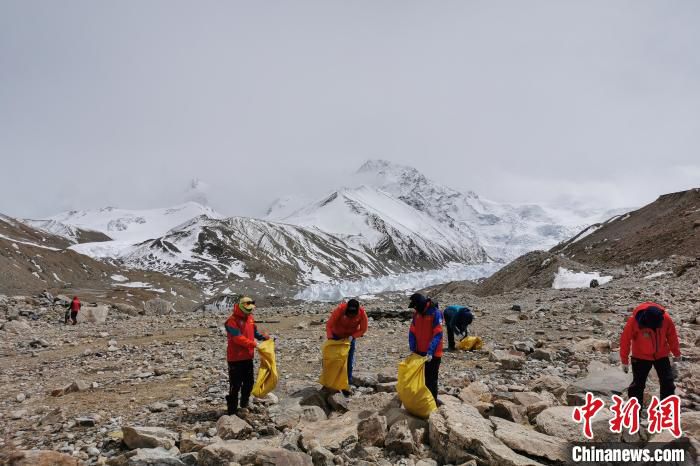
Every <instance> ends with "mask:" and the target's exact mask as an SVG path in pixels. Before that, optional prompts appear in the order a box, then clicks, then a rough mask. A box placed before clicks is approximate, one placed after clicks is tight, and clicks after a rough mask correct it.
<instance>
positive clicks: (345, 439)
mask: <svg viewBox="0 0 700 466" xmlns="http://www.w3.org/2000/svg"><path fill="white" fill-rule="evenodd" d="M358 421H359V417H358V413H357V412H353V411H349V412H347V413H345V414H343V415H341V416H338V417H332V418H330V419H327V420H325V421H318V422H301V423H300V424H299V430H300V431H301V444H302V447H303V448H304V450H305V451H309V450H311V449H312V448H313V447H315V446H319V445H320V446H322V447H323V448H326V449H328V450H331V451H336V450H338V449H340V448H341V446H343V445H347V444H348V443H352V442H356V441H357V423H358Z"/></svg>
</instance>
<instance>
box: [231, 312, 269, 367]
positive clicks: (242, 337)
mask: <svg viewBox="0 0 700 466" xmlns="http://www.w3.org/2000/svg"><path fill="white" fill-rule="evenodd" d="M225 327H226V335H227V337H228V346H227V348H226V360H227V361H246V360H248V359H253V357H254V356H255V347H256V346H258V343H257V342H256V341H255V340H256V339H258V340H267V338H269V337H267V336H265V335H262V334H260V333H258V329H257V327H256V326H255V319H254V318H253V315H252V314H244V313H243V311H241V309H240V308H239V307H238V304H236V305H234V306H233V313H231V315H230V316H229V318H228V320H226V324H225Z"/></svg>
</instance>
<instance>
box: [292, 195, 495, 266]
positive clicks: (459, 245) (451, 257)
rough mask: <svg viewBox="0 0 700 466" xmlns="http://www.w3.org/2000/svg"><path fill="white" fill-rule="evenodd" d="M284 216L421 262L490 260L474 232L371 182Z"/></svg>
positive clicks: (387, 255)
mask: <svg viewBox="0 0 700 466" xmlns="http://www.w3.org/2000/svg"><path fill="white" fill-rule="evenodd" d="M279 220H280V221H282V222H285V223H291V224H293V225H299V226H304V227H307V228H313V229H316V230H319V231H322V232H326V233H331V234H333V235H336V236H338V237H339V238H341V239H342V240H343V241H345V242H347V243H348V244H352V245H353V246H355V247H357V248H365V249H367V250H370V251H373V252H374V253H375V254H376V255H378V256H382V257H385V258H387V259H388V260H394V261H399V262H405V263H409V262H413V263H414V264H415V265H416V266H422V267H425V266H432V267H441V266H443V265H445V264H446V263H448V262H466V263H479V262H484V261H485V260H486V253H485V252H484V250H483V249H482V248H481V246H479V244H478V242H477V240H476V238H475V237H474V235H470V234H468V233H469V232H467V234H462V233H461V232H459V231H458V230H456V229H453V228H450V227H449V226H447V225H445V224H443V223H441V222H440V221H439V220H437V219H435V218H433V217H431V216H430V215H428V214H426V213H424V212H422V211H420V210H418V209H416V208H414V207H413V206H411V205H409V204H407V203H406V202H403V201H401V200H399V199H397V198H395V197H393V196H391V195H390V194H388V193H386V192H384V191H382V190H380V189H377V188H373V187H370V186H360V187H358V188H352V189H350V188H345V189H340V190H338V191H335V192H333V193H332V194H330V195H329V196H326V197H325V198H323V199H321V200H319V201H317V202H314V203H312V204H310V205H308V206H307V207H305V208H302V209H300V210H297V211H296V212H294V213H292V214H290V215H287V216H285V217H284V218H281V219H279Z"/></svg>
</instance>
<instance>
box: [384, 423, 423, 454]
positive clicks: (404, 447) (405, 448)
mask: <svg viewBox="0 0 700 466" xmlns="http://www.w3.org/2000/svg"><path fill="white" fill-rule="evenodd" d="M384 446H385V448H386V449H387V450H389V451H393V452H395V453H398V454H399V455H402V456H408V455H411V454H413V453H415V452H416V451H417V450H418V448H417V447H416V443H415V440H414V437H413V434H412V433H411V429H410V428H409V426H408V421H407V420H405V419H404V420H401V421H398V422H396V423H395V424H393V425H392V426H391V427H390V428H389V433H388V434H387V436H386V440H385V441H384Z"/></svg>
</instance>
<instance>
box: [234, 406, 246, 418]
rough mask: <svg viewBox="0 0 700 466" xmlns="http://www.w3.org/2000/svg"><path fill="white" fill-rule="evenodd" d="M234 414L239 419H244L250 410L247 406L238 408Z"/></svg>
mask: <svg viewBox="0 0 700 466" xmlns="http://www.w3.org/2000/svg"><path fill="white" fill-rule="evenodd" d="M234 414H235V415H236V416H238V417H240V418H241V419H245V418H246V417H248V415H249V414H250V410H249V409H248V408H238V409H237V410H236V412H235V413H234Z"/></svg>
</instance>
